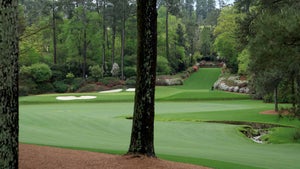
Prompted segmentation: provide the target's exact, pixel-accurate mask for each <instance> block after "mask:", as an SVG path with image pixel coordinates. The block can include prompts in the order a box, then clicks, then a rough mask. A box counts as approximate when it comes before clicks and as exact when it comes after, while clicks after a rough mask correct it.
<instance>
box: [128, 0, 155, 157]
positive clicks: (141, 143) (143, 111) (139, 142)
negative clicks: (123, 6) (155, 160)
mask: <svg viewBox="0 0 300 169" xmlns="http://www.w3.org/2000/svg"><path fill="white" fill-rule="evenodd" d="M137 28H138V43H137V44H138V49H137V81H136V92H135V101H134V103H135V104H134V113H133V122H132V131H131V141H130V146H129V150H128V154H134V155H146V156H149V157H155V152H154V97H155V96H154V93H155V78H156V60H157V47H156V46H157V11H156V0H138V1H137Z"/></svg>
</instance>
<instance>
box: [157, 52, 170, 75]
mask: <svg viewBox="0 0 300 169" xmlns="http://www.w3.org/2000/svg"><path fill="white" fill-rule="evenodd" d="M156 72H157V74H158V75H167V74H170V72H171V68H170V66H169V62H168V59H167V58H165V57H163V56H158V57H157V67H156Z"/></svg>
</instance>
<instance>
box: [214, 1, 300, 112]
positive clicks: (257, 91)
mask: <svg viewBox="0 0 300 169" xmlns="http://www.w3.org/2000/svg"><path fill="white" fill-rule="evenodd" d="M299 7H300V1H299V0H236V2H235V4H234V6H230V7H226V8H223V9H222V11H221V14H220V16H219V18H218V25H217V26H216V28H215V30H214V35H215V36H216V39H215V42H214V46H215V49H216V50H217V51H218V53H219V54H220V56H224V57H227V60H228V62H227V64H229V65H230V67H231V69H232V72H238V73H239V74H243V75H247V76H248V79H249V80H250V82H251V88H252V93H253V96H254V98H259V99H264V101H266V102H275V110H276V111H278V110H279V108H278V103H279V102H283V103H292V105H293V106H292V108H291V110H290V111H291V112H293V113H295V114H296V115H297V114H298V115H299V114H300V96H299V93H300V68H299V65H300V55H299V53H300V50H299V49H300V48H299V47H300V36H299V33H298V30H299V27H300V22H299V21H300V20H299V16H300V11H299Z"/></svg>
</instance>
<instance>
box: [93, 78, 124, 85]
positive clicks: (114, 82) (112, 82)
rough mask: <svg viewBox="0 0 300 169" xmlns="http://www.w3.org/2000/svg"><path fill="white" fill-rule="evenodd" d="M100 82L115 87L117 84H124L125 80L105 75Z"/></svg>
mask: <svg viewBox="0 0 300 169" xmlns="http://www.w3.org/2000/svg"><path fill="white" fill-rule="evenodd" d="M99 82H100V83H101V84H103V85H105V86H108V87H113V86H116V85H123V82H122V81H121V80H119V79H118V78H115V77H105V78H103V79H101V80H100V81H99Z"/></svg>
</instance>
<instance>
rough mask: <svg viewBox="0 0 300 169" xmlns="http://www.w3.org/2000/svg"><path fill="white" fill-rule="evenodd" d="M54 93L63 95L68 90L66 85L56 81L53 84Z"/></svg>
mask: <svg viewBox="0 0 300 169" xmlns="http://www.w3.org/2000/svg"><path fill="white" fill-rule="evenodd" d="M54 88H55V92H58V93H64V92H66V91H67V90H68V85H67V84H65V83H64V81H56V82H54Z"/></svg>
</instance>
